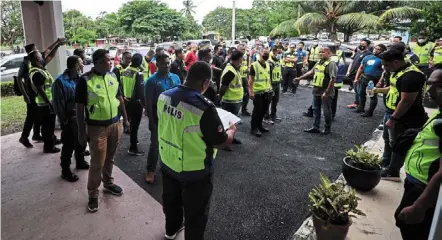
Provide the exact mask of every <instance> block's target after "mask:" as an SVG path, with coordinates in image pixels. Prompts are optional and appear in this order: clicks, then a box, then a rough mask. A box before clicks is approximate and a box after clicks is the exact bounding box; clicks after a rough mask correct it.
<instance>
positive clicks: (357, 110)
mask: <svg viewBox="0 0 442 240" xmlns="http://www.w3.org/2000/svg"><path fill="white" fill-rule="evenodd" d="M353 112H355V113H365V111H364V110H363V109H359V108H357V109H356V110H354V111H353Z"/></svg>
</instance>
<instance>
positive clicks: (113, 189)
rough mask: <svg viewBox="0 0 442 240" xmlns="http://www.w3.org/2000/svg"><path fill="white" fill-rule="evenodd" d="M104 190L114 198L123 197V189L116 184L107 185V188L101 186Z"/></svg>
mask: <svg viewBox="0 0 442 240" xmlns="http://www.w3.org/2000/svg"><path fill="white" fill-rule="evenodd" d="M103 187H104V190H106V191H107V192H109V193H111V194H113V195H115V196H121V195H123V189H122V188H121V187H120V186H118V185H117V184H112V185H108V186H103Z"/></svg>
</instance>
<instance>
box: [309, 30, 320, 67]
mask: <svg viewBox="0 0 442 240" xmlns="http://www.w3.org/2000/svg"><path fill="white" fill-rule="evenodd" d="M320 49H321V47H320V46H319V39H318V38H314V39H313V45H312V46H311V47H309V49H308V50H307V61H308V70H309V71H310V70H312V69H313V67H314V66H315V65H316V63H317V62H318V61H319V60H320V57H319V50H320Z"/></svg>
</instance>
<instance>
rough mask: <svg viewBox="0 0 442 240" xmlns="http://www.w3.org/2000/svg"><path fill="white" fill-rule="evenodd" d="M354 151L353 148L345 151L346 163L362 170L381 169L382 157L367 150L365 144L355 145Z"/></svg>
mask: <svg viewBox="0 0 442 240" xmlns="http://www.w3.org/2000/svg"><path fill="white" fill-rule="evenodd" d="M355 147H356V152H355V151H354V150H353V149H350V150H348V151H347V158H348V162H347V163H348V164H350V165H352V166H354V167H357V168H359V169H362V170H379V169H381V168H382V167H381V163H382V159H381V158H380V157H379V155H377V154H374V153H371V152H368V151H367V150H366V149H367V148H366V147H365V146H363V145H360V146H357V145H356V146H355Z"/></svg>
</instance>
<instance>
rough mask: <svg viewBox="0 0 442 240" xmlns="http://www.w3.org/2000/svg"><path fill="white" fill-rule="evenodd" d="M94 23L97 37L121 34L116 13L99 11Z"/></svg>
mask: <svg viewBox="0 0 442 240" xmlns="http://www.w3.org/2000/svg"><path fill="white" fill-rule="evenodd" d="M95 25H96V27H97V37H98V38H105V37H109V36H121V35H122V29H121V26H120V19H119V17H118V14H117V13H107V12H101V13H100V16H98V17H97V19H96V20H95Z"/></svg>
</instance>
